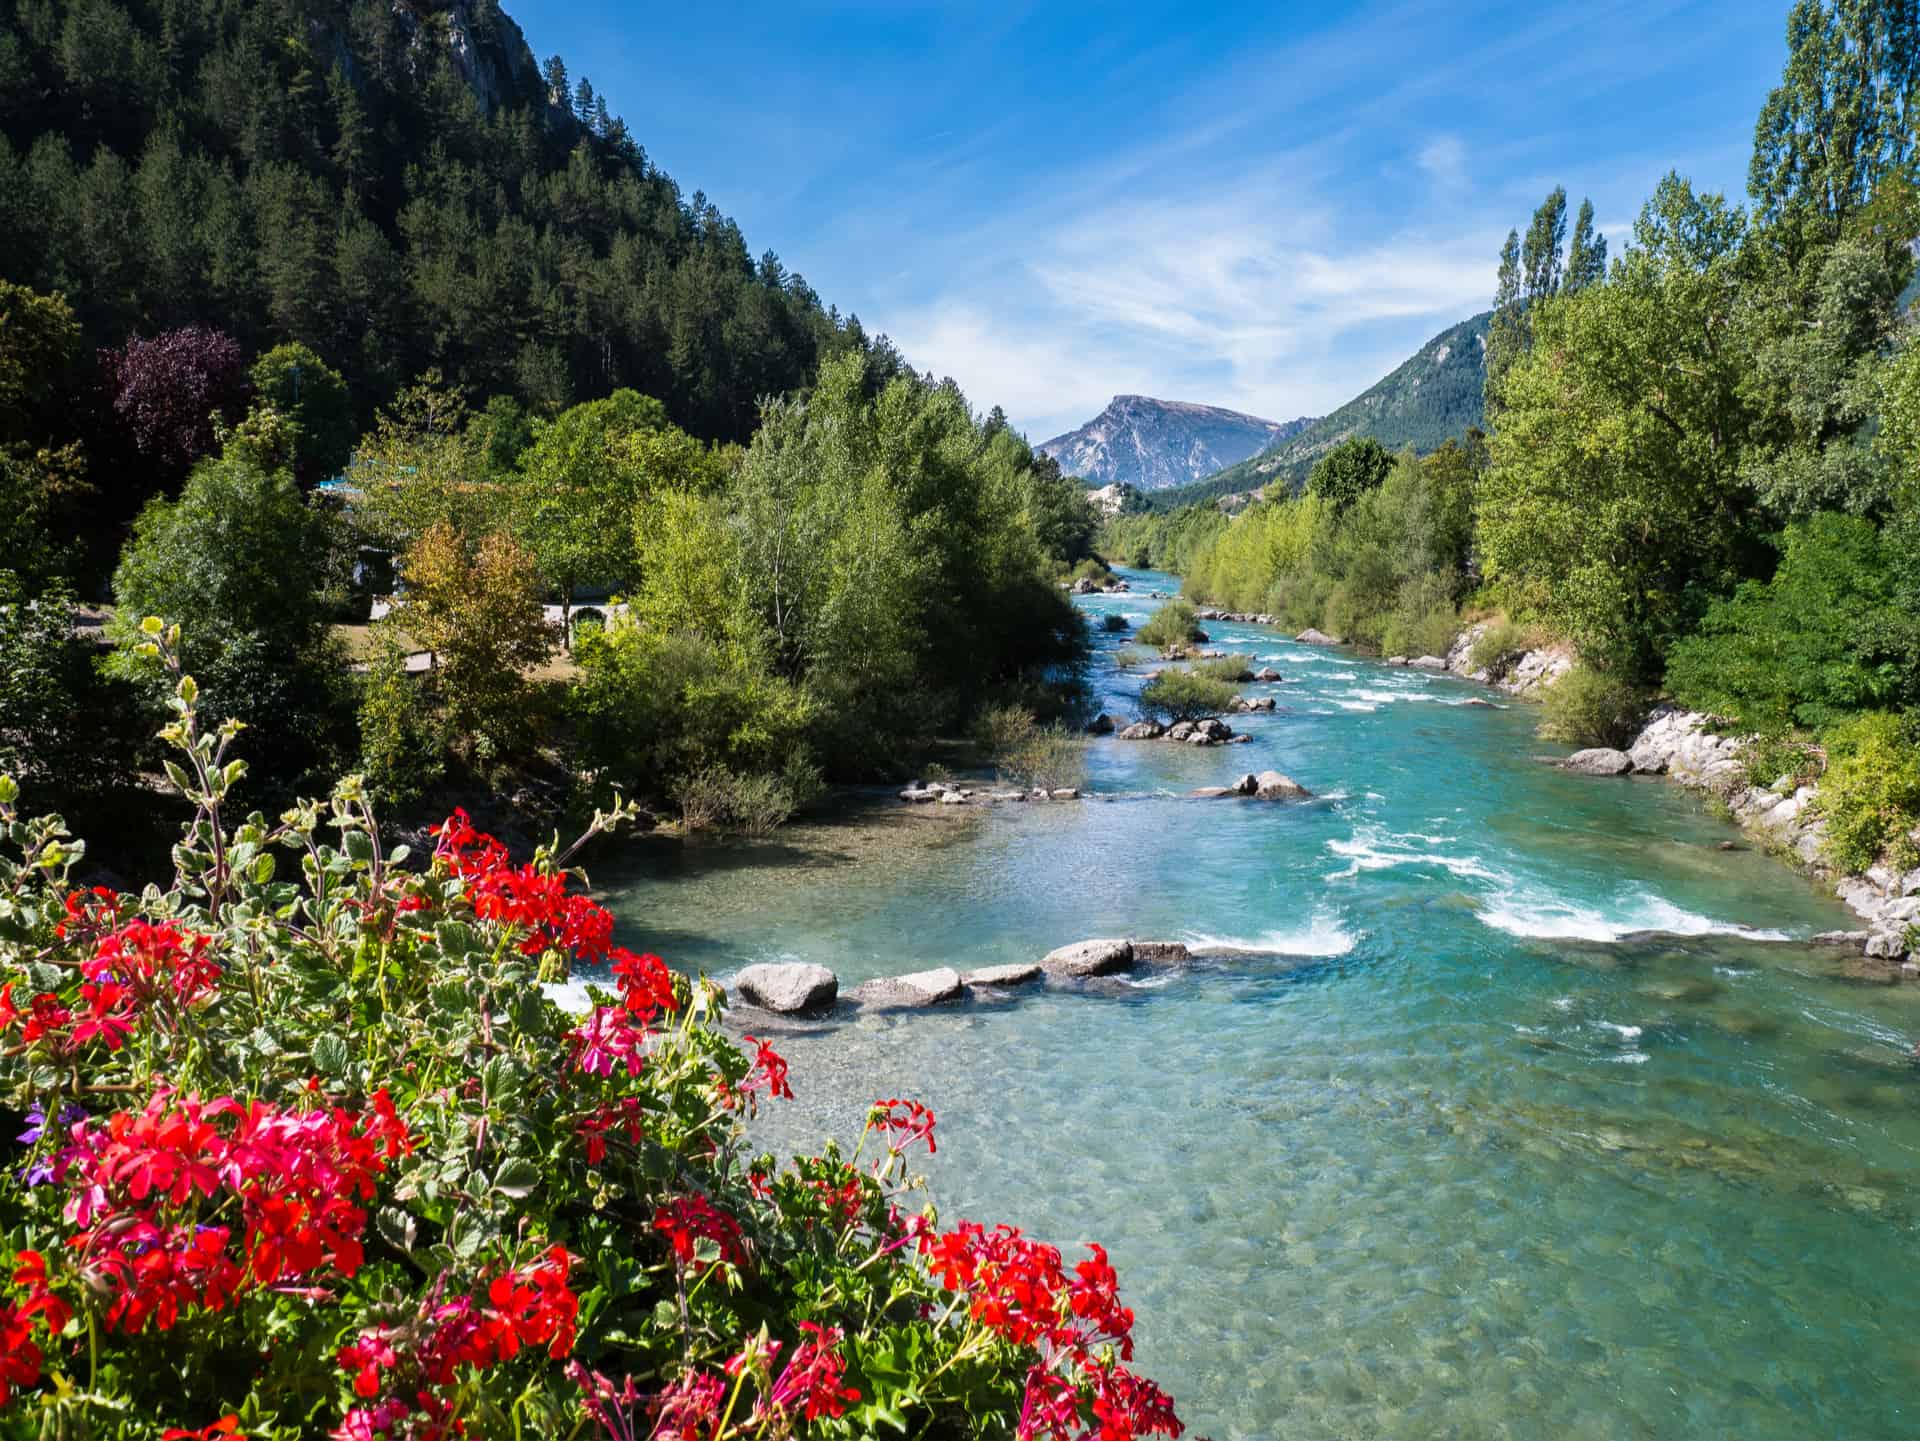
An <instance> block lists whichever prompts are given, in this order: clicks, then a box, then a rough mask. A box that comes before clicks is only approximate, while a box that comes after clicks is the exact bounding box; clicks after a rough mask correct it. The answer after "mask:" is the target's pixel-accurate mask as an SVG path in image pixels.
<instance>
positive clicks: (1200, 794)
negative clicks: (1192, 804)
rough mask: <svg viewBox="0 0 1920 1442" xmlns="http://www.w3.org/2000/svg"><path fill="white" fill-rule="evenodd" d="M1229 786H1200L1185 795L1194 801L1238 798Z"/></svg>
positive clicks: (1236, 793) (1236, 792) (1237, 793)
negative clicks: (1229, 797) (1227, 797)
mask: <svg viewBox="0 0 1920 1442" xmlns="http://www.w3.org/2000/svg"><path fill="white" fill-rule="evenodd" d="M1239 794H1240V793H1239V792H1238V791H1235V790H1234V789H1233V788H1232V787H1230V786H1200V787H1196V788H1195V789H1194V790H1192V791H1189V792H1188V793H1187V795H1188V796H1190V797H1192V798H1193V799H1194V800H1196V801H1218V800H1219V799H1220V798H1221V797H1222V796H1238V795H1239Z"/></svg>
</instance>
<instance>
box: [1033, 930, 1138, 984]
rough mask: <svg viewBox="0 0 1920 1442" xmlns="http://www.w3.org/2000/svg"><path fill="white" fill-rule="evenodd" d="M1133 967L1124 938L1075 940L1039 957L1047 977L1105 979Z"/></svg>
mask: <svg viewBox="0 0 1920 1442" xmlns="http://www.w3.org/2000/svg"><path fill="white" fill-rule="evenodd" d="M1132 965H1133V943H1132V942H1130V941H1128V940H1126V939H1125V938H1124V937H1120V938H1114V937H1105V938H1100V939H1097V940H1093V941H1076V942H1074V943H1073V944H1072V945H1071V946H1062V947H1058V948H1056V949H1054V950H1053V951H1050V952H1048V953H1047V954H1046V955H1045V956H1043V957H1041V958H1040V968H1041V970H1043V971H1044V972H1046V974H1047V975H1048V976H1105V975H1107V973H1109V972H1114V971H1125V970H1126V969H1127V968H1128V967H1130V966H1132Z"/></svg>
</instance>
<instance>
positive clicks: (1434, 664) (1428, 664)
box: [1407, 656, 1447, 671]
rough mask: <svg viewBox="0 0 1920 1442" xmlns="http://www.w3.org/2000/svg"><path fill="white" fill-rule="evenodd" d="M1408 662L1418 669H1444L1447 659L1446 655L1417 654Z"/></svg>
mask: <svg viewBox="0 0 1920 1442" xmlns="http://www.w3.org/2000/svg"><path fill="white" fill-rule="evenodd" d="M1407 664H1408V665H1409V666H1411V667H1413V669H1414V670H1416V671H1444V670H1446V669H1447V659H1446V657H1444V656H1415V657H1414V658H1413V659H1412V660H1411V661H1409V662H1407Z"/></svg>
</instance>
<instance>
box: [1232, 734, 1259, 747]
mask: <svg viewBox="0 0 1920 1442" xmlns="http://www.w3.org/2000/svg"><path fill="white" fill-rule="evenodd" d="M1251 740H1253V738H1252V737H1251V736H1249V735H1247V733H1246V732H1244V731H1242V732H1241V733H1240V734H1239V735H1237V736H1229V737H1228V738H1227V745H1229V746H1242V745H1245V744H1246V743H1247V742H1249V741H1251Z"/></svg>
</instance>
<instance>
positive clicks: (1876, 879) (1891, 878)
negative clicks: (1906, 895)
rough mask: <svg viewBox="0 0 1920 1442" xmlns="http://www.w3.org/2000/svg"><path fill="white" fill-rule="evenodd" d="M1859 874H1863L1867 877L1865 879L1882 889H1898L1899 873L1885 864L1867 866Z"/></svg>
mask: <svg viewBox="0 0 1920 1442" xmlns="http://www.w3.org/2000/svg"><path fill="white" fill-rule="evenodd" d="M1861 874H1862V875H1864V876H1865V877H1866V878H1867V880H1869V881H1871V882H1872V883H1873V884H1874V885H1875V886H1877V887H1879V888H1880V889H1881V890H1882V891H1897V890H1899V887H1900V873H1899V872H1897V871H1895V870H1894V869H1893V868H1892V867H1891V866H1886V865H1875V866H1869V867H1868V868H1867V869H1866V870H1865V871H1864V872H1863V873H1861Z"/></svg>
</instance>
